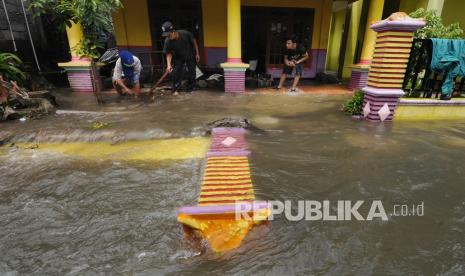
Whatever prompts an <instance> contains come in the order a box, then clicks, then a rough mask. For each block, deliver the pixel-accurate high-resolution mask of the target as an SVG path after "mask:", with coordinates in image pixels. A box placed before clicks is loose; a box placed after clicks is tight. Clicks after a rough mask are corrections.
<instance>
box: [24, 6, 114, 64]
mask: <svg viewBox="0 0 465 276" xmlns="http://www.w3.org/2000/svg"><path fill="white" fill-rule="evenodd" d="M121 7H122V4H121V1H120V0H32V1H31V4H30V6H29V8H30V9H31V10H33V11H34V15H35V16H39V15H42V14H46V15H47V16H52V17H54V18H55V19H56V21H58V22H59V23H57V25H58V27H61V28H64V26H65V25H67V26H68V27H71V22H74V23H77V22H79V23H81V26H82V29H83V32H84V39H82V40H81V41H80V43H79V45H77V49H76V50H77V54H78V55H80V56H87V57H92V58H96V57H98V49H99V48H101V47H102V46H101V44H100V43H99V42H98V38H99V36H100V35H101V33H102V32H112V31H113V26H112V22H111V14H112V13H114V12H116V11H117V10H118V9H119V8H121Z"/></svg>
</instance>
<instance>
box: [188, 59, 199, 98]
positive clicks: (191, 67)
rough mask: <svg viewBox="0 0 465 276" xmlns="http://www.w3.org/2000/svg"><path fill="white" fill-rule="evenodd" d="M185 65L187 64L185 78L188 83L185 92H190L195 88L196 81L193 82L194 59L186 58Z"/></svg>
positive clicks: (194, 71) (194, 72)
mask: <svg viewBox="0 0 465 276" xmlns="http://www.w3.org/2000/svg"><path fill="white" fill-rule="evenodd" d="M186 65H187V72H188V73H187V74H188V75H187V80H188V84H187V92H192V91H193V90H194V89H195V85H196V82H195V77H196V74H197V72H196V65H197V64H196V62H195V60H194V59H190V60H187V61H186Z"/></svg>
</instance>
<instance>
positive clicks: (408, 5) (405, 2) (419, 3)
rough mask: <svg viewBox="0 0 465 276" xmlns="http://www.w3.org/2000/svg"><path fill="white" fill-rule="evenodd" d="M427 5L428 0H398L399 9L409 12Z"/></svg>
mask: <svg viewBox="0 0 465 276" xmlns="http://www.w3.org/2000/svg"><path fill="white" fill-rule="evenodd" d="M388 1H389V0H388ZM447 1H449V0H446V2H447ZM459 1H460V0H459ZM427 6H428V0H400V6H399V11H403V12H406V13H411V12H413V11H415V10H416V9H419V8H424V9H426V7H427Z"/></svg>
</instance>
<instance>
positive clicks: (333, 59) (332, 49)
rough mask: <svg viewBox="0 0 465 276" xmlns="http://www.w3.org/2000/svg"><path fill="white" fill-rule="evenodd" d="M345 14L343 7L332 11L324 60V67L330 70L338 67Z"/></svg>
mask: <svg viewBox="0 0 465 276" xmlns="http://www.w3.org/2000/svg"><path fill="white" fill-rule="evenodd" d="M345 16H346V10H345V9H343V10H340V11H337V12H334V13H333V16H332V21H331V31H330V38H329V42H328V56H327V60H326V69H327V70H330V71H337V68H338V63H339V51H340V50H341V39H342V32H343V30H344V21H345Z"/></svg>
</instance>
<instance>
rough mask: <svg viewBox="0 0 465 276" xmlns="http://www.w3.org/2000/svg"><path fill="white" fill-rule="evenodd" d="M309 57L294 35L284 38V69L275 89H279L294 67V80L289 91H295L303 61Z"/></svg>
mask: <svg viewBox="0 0 465 276" xmlns="http://www.w3.org/2000/svg"><path fill="white" fill-rule="evenodd" d="M308 58H309V56H308V53H307V49H305V47H304V46H303V45H302V44H299V43H297V39H296V38H295V37H292V38H289V39H287V40H286V50H285V51H284V69H283V73H282V74H281V78H280V79H279V84H278V85H277V86H276V87H275V89H281V88H282V87H283V84H284V81H286V76H287V75H292V71H293V70H294V68H295V77H294V82H293V83H292V88H291V90H290V91H291V92H296V91H297V84H299V80H300V77H301V76H302V73H303V71H304V63H305V61H306V60H307V59H308Z"/></svg>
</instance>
